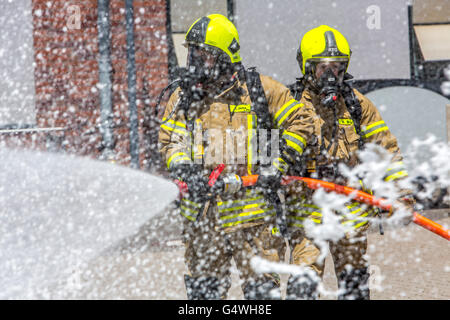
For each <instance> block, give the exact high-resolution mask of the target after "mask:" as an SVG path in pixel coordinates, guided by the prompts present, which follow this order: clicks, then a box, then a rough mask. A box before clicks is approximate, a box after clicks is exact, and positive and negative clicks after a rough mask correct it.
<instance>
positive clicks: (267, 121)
mask: <svg viewBox="0 0 450 320" xmlns="http://www.w3.org/2000/svg"><path fill="white" fill-rule="evenodd" d="M245 78H246V83H247V88H248V93H249V95H250V100H251V101H252V109H253V110H254V111H255V113H256V117H257V121H258V127H259V128H263V129H268V130H270V129H271V128H272V117H271V115H270V113H269V103H268V102H267V97H266V94H265V93H264V88H263V86H262V83H261V78H260V76H259V73H258V72H257V71H256V68H248V69H247V70H246V72H245Z"/></svg>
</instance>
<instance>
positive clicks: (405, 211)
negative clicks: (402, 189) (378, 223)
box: [388, 197, 415, 226]
mask: <svg viewBox="0 0 450 320" xmlns="http://www.w3.org/2000/svg"><path fill="white" fill-rule="evenodd" d="M414 204H415V200H414V198H412V197H404V198H400V199H398V200H397V201H395V202H394V204H393V205H392V207H391V209H390V210H389V213H388V218H390V219H392V221H393V222H394V223H395V224H399V225H402V226H407V225H409V224H410V223H411V222H412V221H413V219H414V215H413V212H414ZM396 215H397V216H396Z"/></svg>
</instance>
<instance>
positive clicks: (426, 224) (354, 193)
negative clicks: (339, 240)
mask: <svg viewBox="0 0 450 320" xmlns="http://www.w3.org/2000/svg"><path fill="white" fill-rule="evenodd" d="M223 169H224V167H222V166H219V167H218V168H216V169H215V170H214V171H213V172H212V173H211V175H210V177H209V185H210V186H212V185H213V184H214V183H215V182H216V180H217V179H218V177H219V175H220V173H221V172H222V171H223ZM240 180H241V184H242V187H251V186H254V185H255V184H256V182H257V181H258V175H249V176H241V177H240ZM295 181H303V182H304V183H305V184H306V186H307V187H308V188H310V189H313V190H317V189H320V188H322V189H324V190H325V191H328V192H335V193H338V194H342V195H346V196H349V197H351V198H352V199H353V200H356V201H359V202H363V203H365V204H367V205H371V206H374V207H377V208H380V209H381V210H384V211H389V210H391V208H392V204H390V203H388V201H387V200H386V199H383V198H376V197H375V196H373V195H370V194H368V193H366V192H364V191H361V190H357V189H354V188H351V187H347V186H343V185H339V184H336V183H332V182H328V181H323V180H318V179H312V178H305V177H297V176H285V177H283V180H282V185H287V184H289V183H292V182H295ZM175 182H176V183H177V184H178V187H179V189H180V193H181V194H183V193H186V192H187V191H188V190H187V185H186V184H185V183H184V182H182V181H177V180H176V181H175ZM412 222H414V223H415V224H417V225H419V226H421V227H423V228H425V229H427V230H429V231H431V232H433V233H435V234H437V235H439V236H441V237H443V238H445V239H447V240H450V231H449V230H448V229H446V228H444V227H443V226H441V225H440V224H438V223H436V222H434V221H433V220H430V219H428V218H426V217H424V216H422V215H420V214H419V213H417V212H413V221H412Z"/></svg>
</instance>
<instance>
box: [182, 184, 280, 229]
mask: <svg viewBox="0 0 450 320" xmlns="http://www.w3.org/2000/svg"><path fill="white" fill-rule="evenodd" d="M201 208H202V204H201V203H196V202H194V201H191V200H189V199H187V198H183V199H181V201H180V214H181V215H182V216H183V217H184V218H186V219H188V220H190V221H195V220H196V218H197V216H198V213H199V210H200V209H201ZM217 210H218V225H219V226H220V227H221V228H232V227H235V226H239V225H241V224H244V223H248V222H259V221H262V220H264V219H268V218H270V217H273V216H275V214H276V213H275V210H274V209H273V207H272V206H269V205H267V203H266V200H265V199H264V196H263V195H262V194H260V193H258V192H256V191H255V190H246V193H245V196H244V197H242V198H240V199H232V200H223V201H219V202H217Z"/></svg>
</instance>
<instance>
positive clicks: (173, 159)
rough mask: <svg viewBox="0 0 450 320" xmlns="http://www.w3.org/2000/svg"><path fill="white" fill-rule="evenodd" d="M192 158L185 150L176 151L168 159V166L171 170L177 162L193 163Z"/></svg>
mask: <svg viewBox="0 0 450 320" xmlns="http://www.w3.org/2000/svg"><path fill="white" fill-rule="evenodd" d="M191 162H192V160H191V158H190V157H189V156H188V154H187V153H185V152H176V153H174V154H173V155H171V156H170V157H169V159H168V160H167V168H168V169H169V170H170V169H171V168H172V167H173V166H174V165H175V164H185V163H191Z"/></svg>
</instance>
